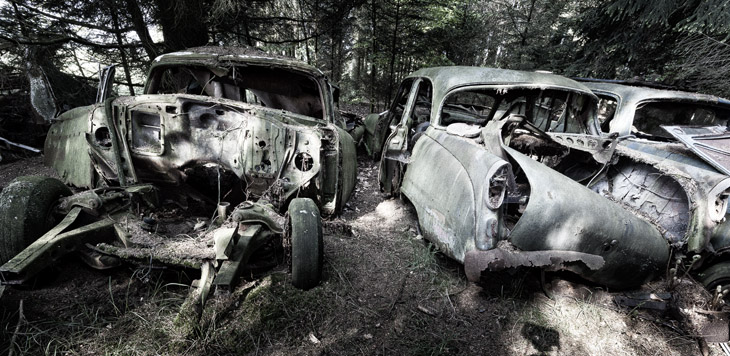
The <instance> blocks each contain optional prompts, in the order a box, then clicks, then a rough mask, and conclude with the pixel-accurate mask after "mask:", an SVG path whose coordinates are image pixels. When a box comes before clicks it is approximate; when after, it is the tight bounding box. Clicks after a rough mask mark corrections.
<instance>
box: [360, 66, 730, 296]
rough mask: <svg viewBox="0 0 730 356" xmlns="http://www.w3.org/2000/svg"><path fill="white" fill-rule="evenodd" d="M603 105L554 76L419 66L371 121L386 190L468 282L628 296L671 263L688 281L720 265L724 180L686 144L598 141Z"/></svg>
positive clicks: (727, 184)
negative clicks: (518, 279)
mask: <svg viewBox="0 0 730 356" xmlns="http://www.w3.org/2000/svg"><path fill="white" fill-rule="evenodd" d="M597 103H598V97H597V96H596V95H595V94H593V93H592V92H591V90H590V89H589V88H587V87H586V86H584V85H582V84H580V83H578V82H575V81H573V80H571V79H567V78H563V77H560V76H556V75H551V74H544V73H532V72H520V71H510V70H501V69H491V68H475V67H441V68H427V69H422V70H419V71H417V72H415V73H413V74H411V75H410V76H409V77H407V78H406V79H405V80H404V81H403V84H402V86H401V89H400V90H399V92H398V96H397V97H396V98H395V99H394V103H393V105H392V106H391V109H390V110H389V111H388V112H386V113H385V114H383V115H379V116H378V117H376V116H372V117H370V118H368V120H371V121H379V122H375V123H372V122H371V123H370V126H373V127H381V128H382V129H383V131H382V132H381V133H379V134H380V135H384V136H386V139H384V143H383V145H382V147H380V148H379V149H380V151H382V153H381V161H380V182H381V187H382V188H383V189H384V190H385V191H386V192H391V193H400V194H401V195H402V196H404V197H405V198H407V200H408V201H410V202H411V203H412V204H413V206H414V207H415V210H416V212H417V214H418V221H419V225H420V229H421V233H422V235H423V236H424V237H425V238H427V239H428V240H430V241H432V242H433V243H434V244H436V245H437V246H438V247H439V248H440V249H441V251H443V252H444V253H445V254H446V255H448V256H450V257H451V258H454V259H456V260H458V261H459V262H462V263H464V265H465V270H466V273H467V277H469V278H470V279H471V280H478V279H479V278H480V276H481V274H482V272H483V271H486V270H500V269H506V268H512V267H521V266H528V267H541V268H545V269H549V270H550V269H552V270H557V269H561V270H569V271H573V272H575V273H577V274H579V275H580V276H582V277H583V278H585V279H587V280H590V281H593V282H596V283H599V284H602V285H606V286H609V287H611V288H631V287H636V286H639V285H641V284H642V283H645V282H647V281H649V280H651V279H653V278H655V277H657V276H659V275H661V274H664V273H667V271H668V266H670V267H673V266H674V263H673V262H674V260H672V261H671V262H670V257H671V256H675V257H680V258H681V257H686V258H689V260H687V261H688V262H687V266H689V265H690V264H691V265H692V266H691V268H692V269H693V270H694V271H695V272H698V271H701V270H702V269H706V268H708V266H709V265H711V264H712V263H713V261H714V262H717V261H720V260H721V259H720V258H719V255H721V254H723V252H724V251H726V249H727V246H725V245H726V243H725V242H723V243H722V244H723V246H719V245H717V244H715V243H714V242H715V241H720V240H722V241H726V238H725V237H724V236H725V235H726V231H727V230H728V227H727V223H726V218H725V215H726V211H727V199H728V194H729V193H730V177H729V176H728V175H727V174H725V173H724V172H723V171H721V170H719V169H717V168H715V167H714V166H713V165H712V164H710V163H708V162H707V161H705V160H703V159H702V158H701V157H699V156H698V155H696V154H695V153H694V152H693V151H692V150H691V149H690V148H688V147H687V146H686V145H685V144H683V143H680V142H676V141H674V142H667V141H663V142H659V143H658V142H656V141H652V140H648V139H644V138H640V137H637V136H630V135H623V134H622V133H615V132H609V131H607V132H604V131H603V130H602V129H601V122H600V121H599V120H598V119H597V117H596V112H597ZM394 112H395V114H393V113H394ZM366 121H367V120H366ZM367 125H368V124H367V123H366V126H367ZM375 136H376V135H374V134H372V132H371V131H368V130H366V136H365V141H366V142H368V141H370V142H375V143H376V144H375V145H374V146H373V147H375V148H374V149H373V150H372V151H373V152H377V151H378V147H377V142H376V141H377V139H376V137H375ZM720 236H722V237H720ZM690 262H691V263H690ZM715 282H717V279H716V280H715Z"/></svg>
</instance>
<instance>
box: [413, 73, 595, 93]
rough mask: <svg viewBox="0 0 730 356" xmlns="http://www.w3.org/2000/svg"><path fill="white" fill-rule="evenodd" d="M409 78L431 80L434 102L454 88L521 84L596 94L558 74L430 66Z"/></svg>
mask: <svg viewBox="0 0 730 356" xmlns="http://www.w3.org/2000/svg"><path fill="white" fill-rule="evenodd" d="M408 77H410V78H417V77H425V78H428V79H429V80H430V81H431V83H432V85H433V91H434V101H436V98H440V97H441V96H443V95H445V94H446V93H448V92H449V91H451V90H452V89H455V88H458V87H462V86H467V85H521V86H526V87H560V88H566V89H571V90H575V91H579V92H582V93H585V94H589V95H591V96H594V95H593V92H592V91H591V90H590V89H589V88H588V87H586V86H585V85H583V84H581V83H578V82H576V81H574V80H572V79H569V78H566V77H562V76H559V75H555V74H549V73H541V72H528V71H519V70H510V69H498V68H487V67H466V66H449V67H431V68H423V69H419V70H417V71H415V72H413V73H411V74H410V75H409V76H408Z"/></svg>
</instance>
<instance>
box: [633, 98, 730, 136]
mask: <svg viewBox="0 0 730 356" xmlns="http://www.w3.org/2000/svg"><path fill="white" fill-rule="evenodd" d="M728 119H730V110H727V109H722V108H719V107H713V106H710V105H701V104H695V103H677V102H673V103H672V102H665V101H655V102H645V103H640V104H639V105H638V106H637V108H636V113H635V114H634V124H633V125H632V127H631V132H632V133H633V134H635V135H637V136H639V137H647V138H661V139H667V140H674V138H673V137H672V135H670V134H669V133H668V132H666V131H665V130H664V129H662V128H661V125H674V126H717V125H720V126H725V127H726V126H727V123H728Z"/></svg>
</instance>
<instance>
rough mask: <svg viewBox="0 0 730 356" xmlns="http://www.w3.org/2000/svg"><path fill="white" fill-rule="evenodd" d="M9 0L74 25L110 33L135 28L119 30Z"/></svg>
mask: <svg viewBox="0 0 730 356" xmlns="http://www.w3.org/2000/svg"><path fill="white" fill-rule="evenodd" d="M9 1H10V2H12V3H13V4H17V5H19V6H22V7H23V8H25V9H28V10H30V11H32V12H35V13H37V14H40V15H43V16H45V17H48V18H51V19H54V20H58V21H62V22H65V23H68V24H72V25H77V26H81V27H86V28H92V29H95V30H101V31H106V32H110V33H127V32H129V31H132V30H133V29H134V28H133V27H125V28H120V29H118V30H117V29H113V28H109V27H105V26H99V25H94V24H90V23H87V22H82V21H78V20H73V19H71V18H70V17H69V16H66V17H61V16H56V15H52V14H49V13H47V12H45V11H43V10H40V9H36V8H34V7H31V6H30V5H27V4H24V3H21V2H17V1H15V0H9Z"/></svg>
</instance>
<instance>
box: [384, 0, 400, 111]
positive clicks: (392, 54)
mask: <svg viewBox="0 0 730 356" xmlns="http://www.w3.org/2000/svg"><path fill="white" fill-rule="evenodd" d="M399 24H400V0H395V24H394V25H393V36H392V37H391V42H390V75H389V76H388V98H392V97H393V84H394V83H393V82H394V81H395V78H394V75H395V73H394V70H395V59H396V48H395V47H396V45H397V44H398V30H399V28H398V25H399ZM386 100H387V99H386Z"/></svg>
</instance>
